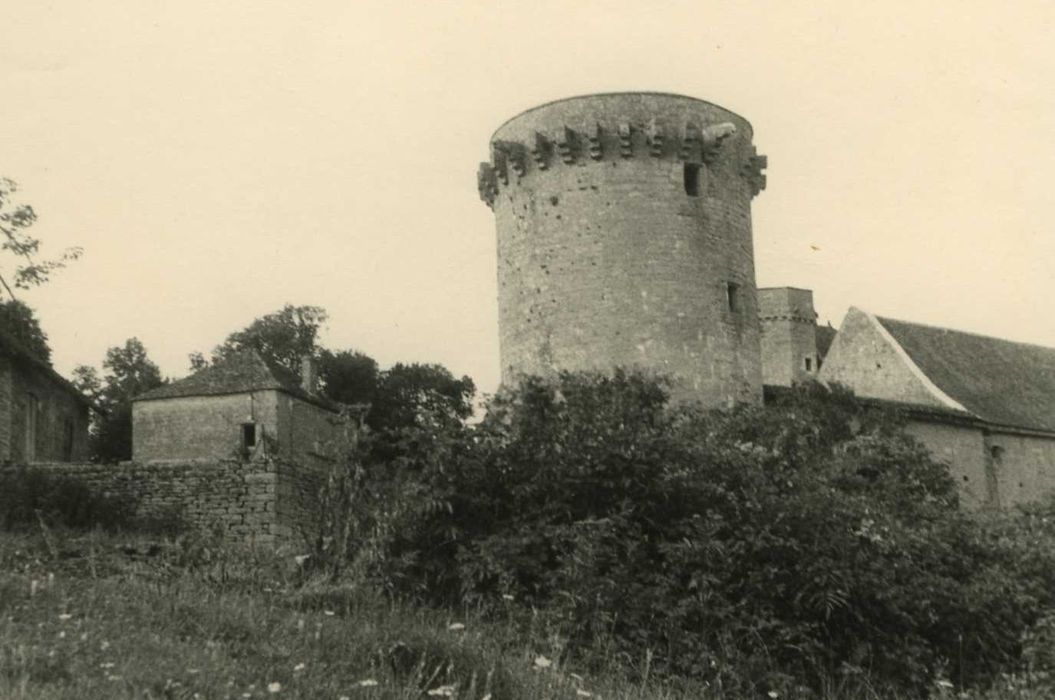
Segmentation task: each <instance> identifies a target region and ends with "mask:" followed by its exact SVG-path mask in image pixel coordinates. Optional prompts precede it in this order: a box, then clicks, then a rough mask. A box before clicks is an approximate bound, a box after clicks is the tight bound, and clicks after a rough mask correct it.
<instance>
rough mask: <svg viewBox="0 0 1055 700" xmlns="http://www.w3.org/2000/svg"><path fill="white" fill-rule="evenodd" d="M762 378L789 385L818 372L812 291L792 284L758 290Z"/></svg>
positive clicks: (764, 380)
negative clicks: (790, 285) (792, 286)
mask: <svg viewBox="0 0 1055 700" xmlns="http://www.w3.org/2000/svg"><path fill="white" fill-rule="evenodd" d="M758 317H759V322H760V325H761V332H762V336H761V346H762V381H763V382H764V383H765V384H769V385H774V386H791V385H792V384H794V383H795V382H800V381H805V380H807V379H811V378H814V377H816V376H817V373H818V372H819V370H820V360H819V356H818V353H817V314H816V312H815V311H814V310H813V292H812V291H810V290H808V289H794V288H791V287H770V288H766V289H759V290H758Z"/></svg>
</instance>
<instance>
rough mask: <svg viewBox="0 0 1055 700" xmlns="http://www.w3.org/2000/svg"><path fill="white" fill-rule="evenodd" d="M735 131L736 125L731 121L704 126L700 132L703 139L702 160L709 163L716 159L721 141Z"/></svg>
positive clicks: (720, 147)
mask: <svg viewBox="0 0 1055 700" xmlns="http://www.w3.org/2000/svg"><path fill="white" fill-rule="evenodd" d="M735 133H736V126H734V125H733V124H732V123H731V122H722V123H721V124H711V125H710V126H708V127H705V128H704V129H703V132H702V133H701V137H702V139H703V162H704V163H708V164H710V163H713V162H714V161H715V160H717V159H718V155H719V153H720V152H721V149H722V142H723V141H725V140H726V139H727V138H729V137H730V136H732V135H733V134H735Z"/></svg>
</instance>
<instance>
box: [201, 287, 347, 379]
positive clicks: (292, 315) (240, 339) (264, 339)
mask: <svg viewBox="0 0 1055 700" xmlns="http://www.w3.org/2000/svg"><path fill="white" fill-rule="evenodd" d="M327 318H328V316H327V314H326V311H325V310H324V309H322V308H321V307H318V306H293V305H292V304H286V305H285V306H284V307H282V310H280V311H276V312H274V313H270V314H267V315H265V316H261V317H260V318H258V319H256V320H255V321H253V322H252V323H250V324H249V325H248V326H246V327H245V328H244V329H242V330H240V331H237V332H235V333H232V334H231V335H229V336H227V339H226V340H225V341H224V342H223V344H222V345H220V346H218V347H217V348H216V349H215V350H214V351H213V361H216V360H219V359H222V358H225V357H229V356H230V355H232V354H234V353H237V352H242V351H244V350H250V349H252V350H256V351H257V352H259V353H260V354H261V355H262V356H263V357H264V358H265V359H268V360H271V361H272V362H275V363H276V364H278V365H280V366H283V367H285V368H286V369H288V370H290V371H291V372H294V373H297V372H300V363H301V359H302V358H303V357H304V356H305V355H308V356H314V355H315V354H316V352H317V351H318V346H317V343H318V337H319V330H320V329H321V328H322V325H323V324H324V323H325V322H326V319H327ZM192 363H193V360H192Z"/></svg>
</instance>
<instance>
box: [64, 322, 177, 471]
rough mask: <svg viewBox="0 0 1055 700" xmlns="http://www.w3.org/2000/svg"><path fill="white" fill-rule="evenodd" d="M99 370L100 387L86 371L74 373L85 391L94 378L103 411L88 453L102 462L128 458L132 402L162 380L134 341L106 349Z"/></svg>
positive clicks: (151, 362) (141, 344)
mask: <svg viewBox="0 0 1055 700" xmlns="http://www.w3.org/2000/svg"><path fill="white" fill-rule="evenodd" d="M78 369H80V368H78ZM103 369H104V370H105V374H104V375H103V379H102V383H101V384H102V386H101V388H99V382H98V375H95V374H94V373H93V372H91V371H89V370H90V368H85V370H84V371H81V372H79V373H75V378H76V379H79V380H80V381H81V383H82V384H83V385H84V387H85V388H90V387H91V386H92V384H93V379H94V386H95V387H96V390H97V396H98V403H99V405H100V407H101V408H102V409H103V411H104V412H105V413H104V416H103V417H102V418H101V419H100V420H99V424H98V426H97V428H98V429H97V430H96V431H95V434H94V435H93V436H92V437H93V440H92V443H93V444H92V448H93V449H92V452H93V453H94V455H95V457H96V459H98V460H100V461H103V462H116V461H120V460H125V459H131V458H132V399H134V398H135V397H136V396H139V395H140V394H142V393H144V392H147V391H150V390H151V389H154V388H156V387H159V386H161V385H162V384H164V383H165V380H164V379H163V378H162V377H161V370H160V369H158V366H157V365H156V364H154V362H153V361H151V359H150V358H149V357H148V356H147V350H146V348H145V347H144V346H143V343H142V342H140V340H139V339H138V338H129V339H128V340H126V341H125V344H124V345H123V346H115V347H112V348H110V349H109V350H107V351H106V359H105V360H103Z"/></svg>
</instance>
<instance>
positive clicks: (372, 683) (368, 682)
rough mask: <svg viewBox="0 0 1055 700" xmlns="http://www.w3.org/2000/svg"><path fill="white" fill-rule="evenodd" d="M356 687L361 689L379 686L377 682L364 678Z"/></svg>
mask: <svg viewBox="0 0 1055 700" xmlns="http://www.w3.org/2000/svg"><path fill="white" fill-rule="evenodd" d="M356 685H357V686H359V687H360V688H373V687H374V686H376V685H377V681H375V680H374V679H373V678H364V679H363V680H361V681H359V682H358V683H356Z"/></svg>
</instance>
